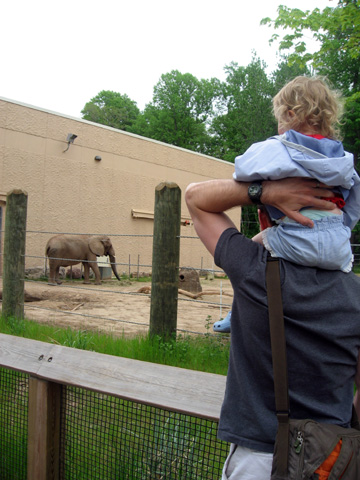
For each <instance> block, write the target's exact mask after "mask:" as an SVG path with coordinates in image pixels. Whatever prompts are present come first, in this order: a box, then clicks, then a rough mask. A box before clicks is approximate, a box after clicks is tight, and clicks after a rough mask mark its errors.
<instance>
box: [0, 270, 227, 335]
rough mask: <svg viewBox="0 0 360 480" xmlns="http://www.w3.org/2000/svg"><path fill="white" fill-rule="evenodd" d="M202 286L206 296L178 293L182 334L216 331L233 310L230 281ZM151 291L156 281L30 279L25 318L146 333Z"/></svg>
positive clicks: (211, 281)
mask: <svg viewBox="0 0 360 480" xmlns="http://www.w3.org/2000/svg"><path fill="white" fill-rule="evenodd" d="M200 283H201V287H202V292H201V294H200V296H198V298H197V299H193V298H191V297H190V296H189V295H188V294H187V293H186V292H183V293H181V292H182V291H180V293H179V301H178V321H177V328H178V329H179V330H185V331H187V332H201V333H206V332H211V333H212V331H213V330H212V324H213V323H214V322H216V321H218V320H219V319H220V318H223V317H225V315H226V314H227V312H228V311H229V310H230V308H231V303H232V298H233V291H232V287H231V285H230V282H229V280H227V279H219V278H215V279H205V278H201V279H200ZM0 288H1V289H2V285H1V282H0ZM150 288H151V282H148V283H144V282H135V281H133V282H129V281H124V282H119V281H117V280H105V281H104V280H103V281H102V284H101V285H95V284H94V283H93V281H92V283H91V285H85V284H83V283H82V282H79V281H76V282H74V281H73V282H71V281H69V280H68V281H66V280H64V282H63V284H62V285H59V286H50V285H48V284H47V283H43V282H38V281H36V282H35V281H26V282H25V293H26V300H32V301H25V317H26V318H28V319H32V320H35V321H37V322H40V323H47V324H50V325H58V326H61V327H68V326H69V327H71V328H74V329H77V330H87V331H89V330H91V331H100V332H111V333H112V334H115V335H125V336H134V335H137V334H142V333H144V334H145V333H147V332H148V329H149V318H150V295H149V294H148V293H142V292H144V291H145V292H148V291H149V289H150ZM34 297H35V298H34ZM34 300H35V301H34ZM69 312H71V313H69ZM209 316H210V317H211V320H210V321H209V319H208V317H209ZM179 333H181V332H179Z"/></svg>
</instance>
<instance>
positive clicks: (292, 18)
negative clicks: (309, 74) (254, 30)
mask: <svg viewBox="0 0 360 480" xmlns="http://www.w3.org/2000/svg"><path fill="white" fill-rule="evenodd" d="M261 23H262V24H263V25H264V24H269V25H270V26H273V27H274V28H275V29H277V28H280V27H282V28H285V29H286V28H287V29H290V30H291V31H292V32H291V33H288V34H286V35H284V37H283V38H282V40H281V41H280V45H279V49H280V50H291V51H292V53H291V54H290V55H289V62H290V63H295V62H296V63H299V64H300V65H303V66H305V65H306V64H310V65H311V66H312V67H313V68H314V69H315V71H316V72H317V73H318V74H321V75H327V76H328V78H329V79H330V81H331V82H332V83H333V85H335V86H336V87H337V88H340V89H341V90H342V91H343V93H344V94H345V95H347V93H348V92H351V91H359V90H360V75H359V73H360V62H359V60H360V0H339V2H338V5H337V7H335V8H330V7H326V8H325V9H324V10H323V11H320V10H319V9H318V8H315V9H314V10H313V11H312V12H310V11H309V10H307V11H305V12H304V11H302V10H299V9H298V8H289V7H286V6H283V5H280V6H279V8H278V17H277V18H276V19H275V20H271V19H270V18H264V19H263V20H262V21H261ZM309 31H310V32H311V34H312V36H313V38H314V39H315V40H317V41H318V43H319V49H318V50H317V51H316V52H314V53H309V52H308V51H307V48H306V41H305V40H304V38H305V35H306V34H307V33H308V32H309ZM278 38H279V35H278V34H274V35H273V36H272V38H271V40H270V42H273V41H275V40H277V39H278Z"/></svg>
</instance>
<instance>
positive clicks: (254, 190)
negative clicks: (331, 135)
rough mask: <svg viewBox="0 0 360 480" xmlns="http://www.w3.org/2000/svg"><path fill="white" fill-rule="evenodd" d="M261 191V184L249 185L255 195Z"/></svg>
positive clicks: (250, 191)
mask: <svg viewBox="0 0 360 480" xmlns="http://www.w3.org/2000/svg"><path fill="white" fill-rule="evenodd" d="M259 193H261V185H258V184H257V183H256V184H253V185H250V187H249V194H250V195H253V196H255V197H256V196H257V195H259Z"/></svg>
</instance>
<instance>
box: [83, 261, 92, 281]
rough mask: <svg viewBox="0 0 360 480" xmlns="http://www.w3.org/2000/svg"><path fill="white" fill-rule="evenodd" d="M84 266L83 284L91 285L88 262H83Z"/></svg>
mask: <svg viewBox="0 0 360 480" xmlns="http://www.w3.org/2000/svg"><path fill="white" fill-rule="evenodd" d="M83 266H84V281H83V283H86V284H88V283H90V267H89V263H88V262H83Z"/></svg>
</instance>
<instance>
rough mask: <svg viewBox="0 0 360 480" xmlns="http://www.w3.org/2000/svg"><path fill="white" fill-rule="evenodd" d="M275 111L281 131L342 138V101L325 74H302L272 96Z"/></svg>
mask: <svg viewBox="0 0 360 480" xmlns="http://www.w3.org/2000/svg"><path fill="white" fill-rule="evenodd" d="M273 113H274V115H275V118H276V120H277V121H278V124H279V129H280V127H281V129H282V131H284V132H285V131H287V130H290V129H292V130H296V131H297V132H300V133H310V132H311V133H313V134H320V135H323V136H324V137H327V138H332V139H336V138H340V133H339V125H340V118H341V115H342V102H341V98H340V96H339V94H338V93H337V92H336V91H335V90H332V89H331V88H330V87H329V85H328V84H327V81H326V80H325V78H323V77H305V76H299V77H296V78H294V79H293V80H291V81H290V82H289V83H287V84H286V85H285V86H284V87H283V88H282V89H281V90H280V92H279V93H278V94H277V95H275V97H274V98H273Z"/></svg>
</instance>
